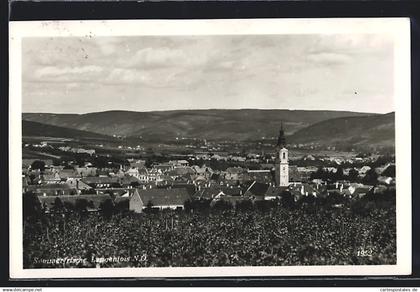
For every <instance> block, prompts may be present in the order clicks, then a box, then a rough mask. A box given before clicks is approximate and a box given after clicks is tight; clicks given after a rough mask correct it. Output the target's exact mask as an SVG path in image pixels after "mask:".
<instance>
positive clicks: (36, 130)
mask: <svg viewBox="0 0 420 292" xmlns="http://www.w3.org/2000/svg"><path fill="white" fill-rule="evenodd" d="M22 136H24V137H25V136H26V137H54V138H73V139H83V138H85V139H86V138H88V139H111V138H112V137H108V136H105V135H101V134H98V133H92V132H87V131H80V130H75V129H69V128H64V127H57V126H52V125H47V124H42V123H37V122H31V121H25V120H23V121H22Z"/></svg>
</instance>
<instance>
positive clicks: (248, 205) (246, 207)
mask: <svg viewBox="0 0 420 292" xmlns="http://www.w3.org/2000/svg"><path fill="white" fill-rule="evenodd" d="M253 207H254V206H253V204H252V201H250V200H243V201H239V202H238V203H237V204H236V209H237V210H239V211H251V210H252V209H253Z"/></svg>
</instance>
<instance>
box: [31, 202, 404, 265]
mask: <svg viewBox="0 0 420 292" xmlns="http://www.w3.org/2000/svg"><path fill="white" fill-rule="evenodd" d="M395 240H396V234H395V209H393V208H392V209H388V210H386V209H375V210H372V212H370V213H369V214H367V215H356V214H353V213H350V212H346V211H343V210H322V211H318V212H307V211H305V210H289V209H285V208H281V207H279V208H275V209H272V210H270V211H268V212H260V211H256V210H252V211H243V212H235V211H224V212H217V213H210V214H189V213H185V212H183V211H178V212H175V211H168V212H160V213H157V214H142V215H136V214H118V215H115V216H113V217H111V218H110V219H105V218H103V217H101V216H100V215H98V214H95V215H87V216H86V217H84V218H83V217H82V218H81V217H79V216H78V215H76V214H67V215H66V217H65V216H64V215H55V216H53V217H50V218H49V219H44V222H43V223H41V222H38V223H37V224H26V226H25V228H24V267H25V268H40V267H55V268H65V267H150V266H166V267H167V266H252V265H255V266H262V265H263V266H274V265H358V264H360V265H363V264H369V265H371V264H395V262H396V255H395V253H396V242H395Z"/></svg>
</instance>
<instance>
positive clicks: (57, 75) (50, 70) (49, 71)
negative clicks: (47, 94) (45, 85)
mask: <svg viewBox="0 0 420 292" xmlns="http://www.w3.org/2000/svg"><path fill="white" fill-rule="evenodd" d="M103 71H104V68H103V67H101V66H94V65H88V66H80V67H58V66H45V67H41V68H38V69H36V70H35V71H34V73H33V75H32V80H37V81H46V82H74V81H88V80H94V79H96V78H98V77H100V75H101V73H102V72H103Z"/></svg>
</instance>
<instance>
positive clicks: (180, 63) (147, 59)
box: [118, 47, 209, 68]
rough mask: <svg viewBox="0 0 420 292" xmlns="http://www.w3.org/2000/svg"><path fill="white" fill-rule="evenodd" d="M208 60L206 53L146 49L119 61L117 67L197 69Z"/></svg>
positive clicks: (169, 49)
mask: <svg viewBox="0 0 420 292" xmlns="http://www.w3.org/2000/svg"><path fill="white" fill-rule="evenodd" d="M208 60H209V57H208V54H207V53H206V52H200V51H195V52H191V51H189V50H187V49H185V48H184V49H180V48H176V49H173V48H167V47H162V48H152V47H148V48H144V49H140V50H137V52H136V53H135V54H134V55H132V56H127V58H126V59H121V60H120V61H119V63H118V65H119V66H120V67H127V68H133V67H136V68H160V67H175V66H176V67H197V66H202V65H205V64H206V63H207V62H208Z"/></svg>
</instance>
